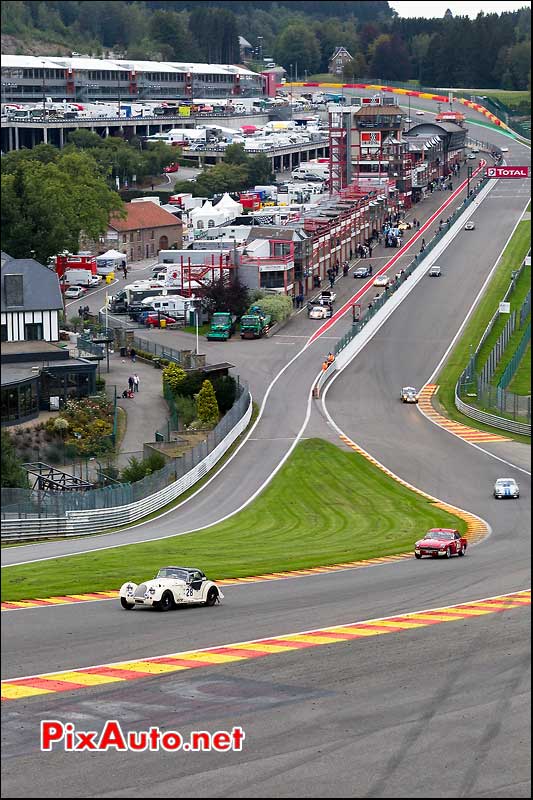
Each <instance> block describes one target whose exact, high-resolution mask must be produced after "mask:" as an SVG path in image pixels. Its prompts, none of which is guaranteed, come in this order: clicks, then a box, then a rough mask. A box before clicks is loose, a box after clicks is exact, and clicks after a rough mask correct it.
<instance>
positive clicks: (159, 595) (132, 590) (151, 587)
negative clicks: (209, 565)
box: [119, 567, 224, 611]
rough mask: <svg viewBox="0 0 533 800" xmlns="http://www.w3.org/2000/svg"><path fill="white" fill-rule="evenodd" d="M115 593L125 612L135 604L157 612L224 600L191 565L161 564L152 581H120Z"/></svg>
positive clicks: (213, 586)
mask: <svg viewBox="0 0 533 800" xmlns="http://www.w3.org/2000/svg"><path fill="white" fill-rule="evenodd" d="M119 594H120V604H121V606H122V608H124V609H126V610H127V611H130V610H131V609H132V608H135V606H151V607H152V608H156V609H157V610H158V611H170V609H171V608H175V607H176V606H178V605H204V606H214V605H215V604H216V603H217V602H220V600H223V599H224V595H223V594H222V592H221V591H220V589H219V588H218V586H217V585H216V583H214V582H213V581H210V580H208V579H207V578H206V576H205V575H204V573H203V572H201V571H200V570H199V569H193V568H191V567H163V568H162V569H160V570H159V572H158V573H157V575H156V576H155V578H154V579H153V580H149V581H145V582H144V583H141V584H139V585H137V584H136V583H133V582H132V581H129V582H128V583H124V584H122V586H121V587H120V593H119Z"/></svg>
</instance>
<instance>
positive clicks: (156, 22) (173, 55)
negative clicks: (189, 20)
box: [150, 11, 188, 61]
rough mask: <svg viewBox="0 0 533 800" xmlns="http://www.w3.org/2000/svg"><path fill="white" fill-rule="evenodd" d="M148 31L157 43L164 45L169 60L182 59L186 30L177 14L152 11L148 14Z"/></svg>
mask: <svg viewBox="0 0 533 800" xmlns="http://www.w3.org/2000/svg"><path fill="white" fill-rule="evenodd" d="M150 32H151V35H152V37H153V39H154V40H155V41H156V42H158V44H160V45H165V46H166V48H167V52H168V56H169V59H170V60H174V61H181V60H183V53H184V51H185V50H186V49H187V35H188V31H187V30H186V29H185V27H184V25H183V21H182V19H181V18H180V17H179V16H178V15H177V14H175V13H174V12H173V11H154V12H153V13H152V15H151V16H150Z"/></svg>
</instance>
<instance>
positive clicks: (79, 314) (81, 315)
mask: <svg viewBox="0 0 533 800" xmlns="http://www.w3.org/2000/svg"><path fill="white" fill-rule="evenodd" d="M78 317H79V318H80V319H83V306H80V307H79V308H78Z"/></svg>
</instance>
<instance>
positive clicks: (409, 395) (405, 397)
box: [400, 386, 418, 403]
mask: <svg viewBox="0 0 533 800" xmlns="http://www.w3.org/2000/svg"><path fill="white" fill-rule="evenodd" d="M400 399H401V401H402V403H418V394H417V391H416V389H415V388H414V386H404V388H403V389H402V391H401V393H400Z"/></svg>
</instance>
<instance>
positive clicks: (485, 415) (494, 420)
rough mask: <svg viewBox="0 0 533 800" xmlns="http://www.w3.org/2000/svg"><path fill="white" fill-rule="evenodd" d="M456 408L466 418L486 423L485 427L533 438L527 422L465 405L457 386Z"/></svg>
mask: <svg viewBox="0 0 533 800" xmlns="http://www.w3.org/2000/svg"><path fill="white" fill-rule="evenodd" d="M455 407H456V409H457V410H458V411H460V412H461V414H464V415H465V417H470V419H475V420H477V421H478V422H484V423H485V425H492V427H493V428H501V429H502V430H504V431H510V432H511V433H521V434H523V435H524V436H531V425H528V424H527V422H515V421H514V420H513V419H506V418H505V417H498V416H497V415H496V414H489V412H488V411H481V409H479V408H474V406H470V405H468V403H465V402H464V401H463V400H461V398H460V397H459V395H458V394H457V386H456V387H455Z"/></svg>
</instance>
